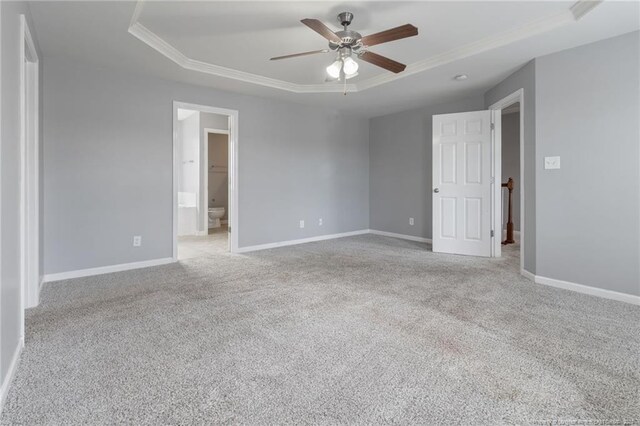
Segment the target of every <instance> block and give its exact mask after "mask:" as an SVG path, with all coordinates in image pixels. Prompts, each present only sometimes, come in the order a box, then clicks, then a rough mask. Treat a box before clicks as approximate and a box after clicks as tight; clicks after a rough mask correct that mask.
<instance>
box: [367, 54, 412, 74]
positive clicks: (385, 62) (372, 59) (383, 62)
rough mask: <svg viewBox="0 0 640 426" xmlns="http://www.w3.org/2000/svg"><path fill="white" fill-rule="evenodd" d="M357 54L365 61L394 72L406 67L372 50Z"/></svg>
mask: <svg viewBox="0 0 640 426" xmlns="http://www.w3.org/2000/svg"><path fill="white" fill-rule="evenodd" d="M358 56H359V57H360V59H362V60H363V61H365V62H369V63H370V64H373V65H377V66H379V67H380V68H384V69H386V70H389V71H391V72H394V73H396V74H397V73H399V72H402V71H404V69H405V68H406V67H407V66H406V65H405V64H401V63H400V62H396V61H394V60H392V59H389V58H385V57H384V56H381V55H378V54H377V53H373V52H364V53H362V54H360V55H358Z"/></svg>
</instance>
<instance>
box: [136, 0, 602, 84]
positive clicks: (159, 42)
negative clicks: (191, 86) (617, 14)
mask: <svg viewBox="0 0 640 426" xmlns="http://www.w3.org/2000/svg"><path fill="white" fill-rule="evenodd" d="M602 1H603V0H578V1H577V2H576V3H574V4H573V5H572V6H571V7H570V8H569V9H567V10H565V11H563V12H561V13H558V14H555V15H552V16H548V17H545V18H541V19H537V20H534V21H531V22H529V23H527V24H524V25H521V26H519V27H517V28H513V29H511V30H508V31H504V32H501V33H499V34H495V35H492V36H489V37H485V38H483V39H480V40H477V41H475V42H472V43H469V44H466V45H463V46H460V47H457V48H455V49H452V50H449V51H447V52H444V53H441V54H438V55H435V56H432V57H430V58H427V59H423V60H421V61H418V62H414V63H413V64H409V65H408V66H407V68H406V69H405V70H404V71H403V72H402V73H399V74H393V73H385V74H380V75H377V76H375V77H371V78H368V79H366V80H362V81H360V82H358V83H350V84H347V85H346V86H343V85H342V84H340V85H338V84H298V83H292V82H289V81H284V80H279V79H275V78H271V77H265V76H262V75H258V74H253V73H249V72H245V71H240V70H236V69H233V68H227V67H223V66H220V65H215V64H212V63H208V62H204V61H199V60H196V59H192V58H189V57H187V56H186V55H185V54H183V53H182V52H180V51H179V50H178V49H176V48H175V47H174V46H172V45H171V44H169V43H168V42H166V41H165V40H164V39H162V38H161V37H159V36H158V35H157V34H155V33H154V32H153V31H151V30H150V29H148V28H147V27H145V26H144V25H143V24H141V23H140V21H139V18H140V15H141V14H142V9H143V7H144V1H143V0H139V1H138V2H137V4H136V7H135V10H134V13H133V16H132V17H131V23H130V25H129V33H130V34H131V35H133V36H135V37H136V38H138V39H139V40H140V41H142V42H143V43H145V44H147V45H148V46H149V47H151V48H152V49H154V50H156V51H157V52H159V53H160V54H162V55H164V56H165V57H167V58H168V59H170V60H172V61H173V62H175V63H176V64H178V65H179V66H181V67H182V68H184V69H187V70H191V71H196V72H201V73H205V74H210V75H215V76H218V77H223V78H229V79H232V80H238V81H243V82H245V83H251V84H257V85H260V86H265V87H271V88H273V89H279V90H285V91H287V92H293V93H342V92H344V91H345V90H346V92H348V93H353V92H361V91H363V90H367V89H370V88H372V87H376V86H380V85H383V84H387V83H390V82H392V81H396V80H400V79H402V78H405V77H409V76H411V75H415V74H419V73H421V72H425V71H428V70H430V69H433V68H437V67H440V66H442V65H446V64H449V63H451V62H455V61H459V60H461V59H465V58H468V57H470V56H474V55H477V54H479V53H483V52H486V51H488V50H493V49H496V48H499V47H502V46H506V45H509V44H511V43H515V42H517V41H520V40H524V39H527V38H529V37H533V36H535V35H538V34H542V33H544V32H547V31H550V30H552V29H555V28H558V27H560V26H564V25H568V24H570V23H574V22H577V21H579V20H580V19H582V18H583V17H584V16H585V15H586V14H587V13H589V12H591V11H592V10H593V9H594V8H595V7H596V6H598V5H599V4H600V3H602Z"/></svg>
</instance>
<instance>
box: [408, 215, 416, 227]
mask: <svg viewBox="0 0 640 426" xmlns="http://www.w3.org/2000/svg"><path fill="white" fill-rule="evenodd" d="M414 223H415V222H414V221H413V218H412V217H410V218H409V225H411V226H413V224H414Z"/></svg>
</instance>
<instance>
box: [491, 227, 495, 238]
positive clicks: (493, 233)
mask: <svg viewBox="0 0 640 426" xmlns="http://www.w3.org/2000/svg"><path fill="white" fill-rule="evenodd" d="M493 236H495V232H493V229H492V230H491V237H493Z"/></svg>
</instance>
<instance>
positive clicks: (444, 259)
mask: <svg viewBox="0 0 640 426" xmlns="http://www.w3.org/2000/svg"><path fill="white" fill-rule="evenodd" d="M507 254H508V256H506V257H505V258H504V259H476V258H470V257H463V256H449V255H437V254H433V253H431V252H429V251H428V246H427V245H424V244H420V243H414V242H408V241H401V240H396V239H392V238H385V237H379V236H373V235H363V236H358V237H352V238H344V239H339V240H332V241H324V242H318V243H312V244H306V245H300V246H294V247H286V248H281V249H275V250H269V251H262V252H256V253H253V254H249V255H230V254H225V253H217V254H210V255H204V256H201V257H193V258H189V259H186V260H184V261H181V262H180V263H178V264H173V265H166V266H161V267H156V268H149V269H146V270H137V271H129V272H122V273H117V274H109V275H102V276H96V277H90V278H83V279H76V280H69V281H64V282H58V283H52V284H47V285H46V286H45V288H44V290H43V294H42V304H41V305H40V306H39V307H37V308H35V309H32V310H30V311H29V313H28V317H27V326H26V348H25V351H24V353H23V355H22V358H21V361H20V365H19V368H18V372H17V376H16V378H15V381H14V383H13V385H12V387H11V391H10V393H9V396H8V399H7V403H6V406H5V410H4V413H3V414H2V418H1V423H2V424H29V425H36V424H56V425H68V424H120V423H124V424H217V423H231V424H252V425H253V424H292V423H296V424H388V423H396V424H429V425H431V424H447V425H449V424H467V425H472V424H473V425H477V424H486V425H489V424H490V425H493V424H610V423H611V424H623V423H622V422H637V421H638V419H639V418H640V402H639V399H638V393H639V390H640V378H639V367H640V363H639V359H638V354H639V353H640V333H639V328H638V324H639V323H640V309H639V308H638V307H637V306H632V305H628V304H624V303H620V302H614V301H610V300H604V299H598V298H594V297H590V296H586V295H582V294H577V293H572V292H568V291H564V290H558V289H554V288H550V287H545V286H541V285H536V284H533V283H531V282H529V281H527V280H526V279H524V278H522V277H521V276H520V275H519V274H518V271H517V261H516V259H517V251H514V250H513V248H509V251H508V253H507ZM553 422H559V423H553ZM562 422H564V423H562Z"/></svg>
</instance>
